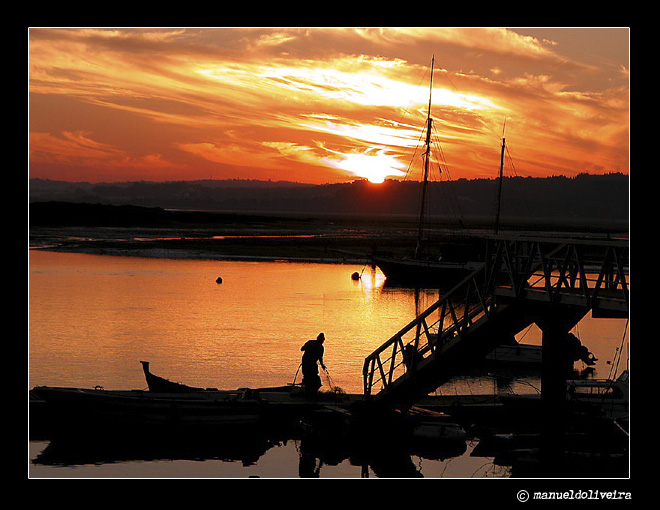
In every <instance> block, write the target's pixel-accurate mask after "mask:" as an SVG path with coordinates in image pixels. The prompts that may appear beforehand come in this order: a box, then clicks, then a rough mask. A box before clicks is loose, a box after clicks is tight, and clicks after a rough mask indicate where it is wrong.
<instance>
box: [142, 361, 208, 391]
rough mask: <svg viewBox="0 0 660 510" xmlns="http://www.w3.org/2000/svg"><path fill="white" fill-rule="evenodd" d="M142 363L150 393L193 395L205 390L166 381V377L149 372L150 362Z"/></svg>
mask: <svg viewBox="0 0 660 510" xmlns="http://www.w3.org/2000/svg"><path fill="white" fill-rule="evenodd" d="M140 363H142V370H143V371H144V377H145V378H146V380H147V386H148V387H149V391H155V392H165V393H191V392H195V391H203V388H195V387H193V386H187V385H185V384H182V383H178V382H173V381H170V380H169V379H165V378H164V377H159V376H157V375H154V374H152V373H151V371H150V370H149V362H148V361H140Z"/></svg>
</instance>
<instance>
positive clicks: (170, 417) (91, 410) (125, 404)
mask: <svg viewBox="0 0 660 510" xmlns="http://www.w3.org/2000/svg"><path fill="white" fill-rule="evenodd" d="M31 393H32V394H33V395H34V396H35V397H36V398H38V399H40V400H42V401H43V402H44V403H45V405H46V406H47V409H48V413H49V419H50V422H51V428H52V429H53V432H54V433H62V432H66V433H78V432H81V431H87V432H90V431H94V432H93V433H96V431H103V432H105V433H113V434H115V433H116V434H119V433H125V432H142V433H145V432H146V433H152V432H153V433H155V432H159V431H166V430H171V429H173V428H176V429H177V430H181V429H183V430H186V431H190V430H193V429H194V430H208V429H213V430H216V429H217V428H218V427H222V426H239V427H245V426H249V425H258V424H259V423H260V421H261V420H262V418H263V416H264V412H265V406H266V405H267V404H266V403H265V402H264V401H262V400H261V399H260V398H258V397H255V396H254V395H251V394H247V393H246V392H245V391H240V390H237V391H218V390H215V391H200V392H173V393H164V392H159V393H153V392H151V391H143V390H104V389H85V388H63V387H48V386H37V387H35V388H34V389H33V390H32V392H31Z"/></svg>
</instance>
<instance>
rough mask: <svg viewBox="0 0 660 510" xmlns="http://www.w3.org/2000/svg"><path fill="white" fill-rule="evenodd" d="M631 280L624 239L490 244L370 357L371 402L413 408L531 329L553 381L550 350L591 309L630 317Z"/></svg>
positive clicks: (366, 373) (367, 384)
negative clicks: (539, 335) (474, 265)
mask: <svg viewBox="0 0 660 510" xmlns="http://www.w3.org/2000/svg"><path fill="white" fill-rule="evenodd" d="M628 280H629V250H628V241H627V240H609V239H603V240H579V239H568V240H567V239H558V238H531V237H499V238H497V239H491V240H489V241H488V250H487V256H486V258H485V262H484V264H483V266H482V267H481V268H480V269H478V270H476V271H475V272H474V273H472V274H471V275H469V276H468V277H467V278H465V279H464V280H463V281H462V282H460V283H459V284H457V285H456V286H454V287H453V288H452V289H451V290H449V291H448V292H447V293H445V294H444V295H442V296H441V297H440V299H438V300H437V301H436V302H435V303H433V304H432V305H431V306H430V307H429V308H427V309H426V310H425V311H424V312H422V313H421V314H419V315H418V316H417V317H415V318H414V320H412V321H411V322H410V323H408V324H407V325H406V326H405V327H403V328H402V329H401V330H400V331H398V332H397V333H395V334H394V335H393V336H392V337H391V338H390V339H389V340H387V341H386V342H385V343H383V344H382V345H381V346H380V347H379V348H378V349H376V350H375V351H374V352H373V353H371V354H370V355H369V356H367V358H366V359H365V361H364V365H363V385H364V397H365V400H366V401H371V402H378V403H382V404H386V405H388V406H393V407H398V408H407V407H409V406H411V405H414V403H415V402H416V401H417V400H418V399H419V398H421V397H423V396H425V395H427V394H429V393H430V392H432V391H434V390H435V389H436V388H438V387H439V386H440V385H442V384H443V383H445V382H447V381H448V380H449V379H450V378H451V377H453V376H455V375H459V374H461V373H462V372H463V371H464V370H466V369H469V368H470V367H472V366H474V364H475V363H476V362H478V361H479V360H480V359H482V358H483V357H484V356H485V355H486V354H487V353H488V352H490V351H491V350H492V349H494V348H495V347H496V346H497V345H499V344H501V343H503V342H505V341H506V340H508V339H510V338H511V337H512V335H515V334H516V333H518V332H520V331H522V330H523V329H525V328H527V327H528V326H529V325H530V324H532V323H536V324H537V325H538V326H539V327H540V328H541V330H542V331H543V335H544V336H543V352H544V354H543V356H544V369H543V370H544V373H545V374H552V373H553V367H552V366H551V359H553V358H552V356H551V355H552V354H553V348H554V347H553V346H554V345H558V346H559V344H560V343H561V342H560V340H561V339H562V338H563V337H565V336H566V334H567V333H568V332H569V331H570V330H571V329H572V328H573V327H574V326H575V325H576V324H577V323H578V322H579V321H580V320H581V319H582V318H583V317H584V316H585V315H586V314H587V313H588V312H589V311H591V312H592V316H593V317H627V316H628V310H629V282H628ZM546 344H547V345H546ZM546 357H547V359H548V362H547V363H546V361H545V360H546ZM555 359H556V358H555ZM548 386H549V385H548ZM555 387H557V384H555ZM559 387H561V381H559ZM542 388H543V385H542Z"/></svg>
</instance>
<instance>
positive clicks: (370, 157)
mask: <svg viewBox="0 0 660 510" xmlns="http://www.w3.org/2000/svg"><path fill="white" fill-rule="evenodd" d="M337 156H339V157H340V158H342V159H341V160H330V159H328V160H327V161H328V163H329V164H331V165H334V166H336V167H337V168H340V169H342V170H346V171H347V172H350V173H351V174H352V175H354V176H356V177H364V178H366V179H368V180H369V181H371V182H373V183H376V184H378V183H381V182H383V181H385V179H386V178H387V177H392V176H396V177H400V176H404V175H405V172H403V171H402V169H403V168H405V167H404V166H403V164H401V163H400V162H399V161H398V160H397V159H396V158H395V157H394V156H393V155H391V154H386V153H385V149H381V150H378V151H375V152H374V151H371V150H367V151H365V152H363V153H358V152H352V153H348V154H337Z"/></svg>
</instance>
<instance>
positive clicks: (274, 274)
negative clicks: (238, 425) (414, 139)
mask: <svg viewBox="0 0 660 510" xmlns="http://www.w3.org/2000/svg"><path fill="white" fill-rule="evenodd" d="M362 269H363V268H362V267H361V266H351V265H338V264H337V265H335V264H304V263H288V262H225V261H204V260H172V259H149V258H138V257H106V256H97V255H86V254H64V253H49V252H41V251H30V252H29V387H30V388H32V387H34V386H36V385H49V386H73V387H94V386H97V385H100V386H103V387H104V388H106V389H145V388H146V383H145V381H144V376H143V373H142V369H141V365H140V363H139V361H140V360H148V361H150V362H151V369H152V371H153V372H154V373H156V374H157V375H161V376H164V377H167V378H169V379H172V380H175V381H179V382H183V383H186V384H190V385H194V386H203V387H216V388H220V389H235V388H239V387H246V386H247V387H259V386H272V385H283V384H286V383H290V382H293V381H294V377H296V372H297V369H298V366H299V364H300V354H301V353H300V346H301V345H302V344H303V343H304V342H305V341H306V340H308V339H311V338H314V337H316V335H317V334H318V333H319V332H321V331H322V332H324V333H325V336H326V343H325V346H326V356H325V362H326V365H327V367H328V370H329V373H330V375H331V377H332V380H333V383H334V384H335V385H337V386H339V387H340V388H342V389H343V390H344V391H346V392H348V393H361V391H362V380H361V374H362V363H363V361H364V358H365V356H367V355H368V354H369V353H371V352H372V351H373V350H374V349H375V348H376V347H378V346H379V345H380V344H381V343H383V342H384V341H385V340H387V339H388V338H389V337H390V336H391V335H392V334H394V333H396V332H397V331H398V330H399V329H400V328H401V327H403V326H404V325H405V324H407V323H408V322H409V321H410V320H411V319H412V318H413V317H414V316H415V311H416V310H418V309H419V310H423V309H424V308H426V307H427V306H428V305H430V304H432V303H433V302H434V301H435V300H436V299H437V298H438V292H437V291H432V290H424V291H421V292H417V293H416V292H415V291H414V290H412V289H401V288H389V287H388V286H387V285H385V279H384V277H383V276H382V275H381V274H380V273H378V272H376V273H374V272H372V271H371V270H370V269H369V268H367V269H366V270H365V271H364V273H363V275H362V279H361V280H359V281H353V280H352V279H351V278H350V275H351V273H352V272H354V271H362ZM218 276H221V277H222V278H223V283H222V284H217V283H216V282H215V280H216V278H217V277H218ZM625 327H626V322H625V321H624V320H615V319H598V320H594V319H591V318H585V319H584V320H583V321H582V322H581V323H580V324H579V325H578V327H577V328H576V330H577V331H574V332H575V333H576V334H577V335H578V337H579V338H580V339H581V340H582V342H583V343H584V344H585V345H587V346H588V347H589V348H590V350H591V351H592V352H593V353H594V354H595V355H596V357H597V358H599V361H598V363H597V365H596V374H595V375H596V377H607V376H608V375H609V373H610V369H611V365H609V364H607V361H608V360H612V359H613V357H614V354H615V351H616V349H617V348H618V347H619V346H620V345H621V340H622V337H623V335H624V332H625ZM518 338H519V340H520V339H522V340H523V341H524V342H525V343H532V344H540V332H539V331H538V330H536V329H535V328H534V327H533V328H531V329H530V330H528V331H525V332H522V333H521V334H520V335H518ZM624 368H625V362H624V363H623V364H622V365H621V367H620V368H619V371H618V372H619V373H620V372H621V371H622V370H623V369H624ZM298 377H300V375H298ZM298 380H299V379H298ZM509 387H510V388H511V389H513V390H514V391H516V392H530V391H535V390H534V388H535V387H536V388H540V381H539V380H538V378H537V377H536V376H531V377H520V378H515V377H514V378H513V379H512V380H511V381H510V384H509ZM499 390H500V391H502V390H503V389H502V388H501V387H500V388H499ZM495 391H498V387H497V384H496V382H495V378H494V377H491V376H490V375H489V374H482V375H481V376H479V377H476V376H475V377H473V376H471V377H462V378H460V379H457V380H455V381H451V382H450V383H448V384H447V385H445V386H443V387H442V388H441V391H440V392H442V393H474V394H492V393H493V392H495ZM29 446H30V452H29V455H30V459H34V458H36V457H37V456H38V455H39V454H40V453H41V452H42V451H43V450H44V449H45V448H46V447H47V446H48V443H47V442H41V441H34V442H30V445H29ZM473 446H474V444H471V443H469V442H468V445H467V450H466V452H465V453H464V454H463V455H460V456H458V457H453V458H451V459H448V460H443V461H441V460H432V459H423V458H422V457H412V461H413V463H414V464H415V465H416V466H417V467H418V470H419V471H420V472H421V473H422V474H423V475H424V476H426V477H440V476H444V477H450V478H451V477H456V478H466V477H482V476H507V473H506V470H505V469H504V468H501V467H497V466H493V465H492V462H491V461H490V460H489V459H486V458H483V457H471V456H470V455H469V454H470V452H471V450H472V448H473ZM299 460H300V445H299V444H298V443H297V442H295V441H289V442H287V443H286V444H278V445H275V446H273V447H271V448H269V449H267V451H266V452H265V453H264V454H263V455H261V456H260V457H259V458H258V460H256V461H255V462H253V463H249V465H244V463H241V462H236V461H234V462H232V461H223V460H210V459H209V460H206V461H190V460H171V459H170V460H151V461H146V462H145V461H144V460H142V461H140V459H135V460H126V461H122V462H107V463H104V462H97V463H91V464H89V465H88V464H85V463H82V464H78V465H64V466H44V465H38V464H33V463H30V467H29V470H30V476H32V477H248V476H262V477H297V476H298V465H299ZM371 475H372V476H373V473H371ZM320 476H321V477H360V476H361V468H360V467H359V466H355V465H352V464H351V463H350V462H349V461H348V460H344V461H342V462H339V463H338V464H336V465H327V464H326V465H323V467H322V469H321V471H320Z"/></svg>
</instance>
